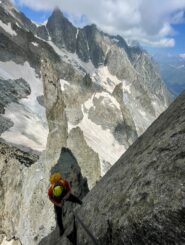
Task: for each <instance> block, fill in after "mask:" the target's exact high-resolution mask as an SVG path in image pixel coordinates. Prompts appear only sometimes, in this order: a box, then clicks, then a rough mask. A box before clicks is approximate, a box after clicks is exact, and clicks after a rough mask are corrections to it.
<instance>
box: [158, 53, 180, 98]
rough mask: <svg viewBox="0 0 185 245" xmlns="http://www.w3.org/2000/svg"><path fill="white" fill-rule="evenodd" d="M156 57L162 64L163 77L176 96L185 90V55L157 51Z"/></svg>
mask: <svg viewBox="0 0 185 245" xmlns="http://www.w3.org/2000/svg"><path fill="white" fill-rule="evenodd" d="M154 59H155V60H156V61H157V62H158V63H159V65H160V72H161V76H162V79H163V80H164V81H165V83H166V84H167V86H168V88H169V90H170V91H171V92H172V93H173V94H174V95H175V96H177V95H179V94H180V93H181V92H182V91H183V90H185V55H183V54H182V55H170V54H165V53H162V54H161V53H157V54H155V55H154Z"/></svg>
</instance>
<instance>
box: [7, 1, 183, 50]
mask: <svg viewBox="0 0 185 245" xmlns="http://www.w3.org/2000/svg"><path fill="white" fill-rule="evenodd" d="M12 1H13V2H14V4H15V5H16V7H17V8H18V9H19V10H21V11H22V12H23V13H24V14H25V15H26V16H27V17H29V18H30V19H31V20H33V21H35V22H37V23H43V22H44V21H46V20H47V19H48V17H49V16H50V15H51V13H52V10H53V9H54V8H55V7H56V6H58V7H60V9H61V10H62V12H63V13H64V15H65V16H66V17H67V18H68V19H69V20H70V21H71V22H72V23H73V24H74V25H75V26H79V27H83V26H84V25H86V24H91V23H94V24H96V25H97V26H98V28H99V29H101V30H103V31H104V32H107V33H109V34H113V35H117V34H119V35H121V36H122V37H123V38H125V39H126V40H137V41H138V42H139V43H140V44H141V45H142V46H144V48H146V49H147V50H148V51H149V52H156V50H158V51H161V52H168V53H172V54H184V53H185V0H12Z"/></svg>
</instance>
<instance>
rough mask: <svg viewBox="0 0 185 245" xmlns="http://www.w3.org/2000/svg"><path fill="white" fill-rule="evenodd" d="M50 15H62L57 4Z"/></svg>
mask: <svg viewBox="0 0 185 245" xmlns="http://www.w3.org/2000/svg"><path fill="white" fill-rule="evenodd" d="M52 15H55V16H62V17H64V15H63V13H62V11H61V9H60V8H59V7H58V6H56V7H55V8H54V10H53V13H52Z"/></svg>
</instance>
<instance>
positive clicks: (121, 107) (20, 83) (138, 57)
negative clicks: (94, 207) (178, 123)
mask: <svg viewBox="0 0 185 245" xmlns="http://www.w3.org/2000/svg"><path fill="white" fill-rule="evenodd" d="M0 54H1V55H0V183H1V191H0V200H1V201H2V205H1V208H0V211H1V215H0V234H1V237H0V241H1V240H3V239H5V238H6V239H8V240H11V239H15V240H16V239H18V240H20V242H21V243H22V244H23V245H28V244H29V245H32V244H38V243H39V242H40V241H41V240H42V239H43V238H44V237H47V235H49V234H50V233H51V232H54V233H55V220H54V213H53V207H52V204H51V203H50V202H49V200H48V198H47V187H48V178H49V175H50V173H51V172H52V169H53V168H54V169H55V168H58V167H59V169H62V172H63V173H64V176H66V177H67V178H69V179H70V180H71V182H72V183H73V189H74V191H75V193H77V194H78V195H79V196H80V197H83V196H85V195H86V193H87V192H88V188H89V189H92V188H93V187H94V186H95V185H96V183H97V182H98V181H99V180H100V178H101V177H102V176H103V175H105V173H106V172H107V171H108V170H109V169H110V168H111V166H112V165H114V163H115V162H116V161H117V160H118V159H119V158H120V157H121V155H122V154H123V153H124V152H125V151H126V150H127V149H128V148H129V147H130V146H131V145H132V144H133V143H134V142H135V141H136V139H137V138H138V136H140V135H142V134H143V133H144V131H145V130H146V129H147V128H148V127H149V126H150V125H151V123H152V122H153V121H154V120H155V119H156V118H157V117H158V116H159V115H160V114H161V113H162V112H163V111H164V110H165V109H166V108H167V107H168V106H169V104H170V103H171V102H172V96H171V94H170V93H169V92H168V90H167V88H166V86H165V84H164V82H163V81H162V80H161V78H160V74H159V71H158V68H157V67H156V65H155V64H154V63H153V61H152V59H151V57H150V56H149V55H148V54H147V53H146V52H145V51H144V50H143V49H142V48H140V47H137V46H135V47H130V46H128V45H127V43H126V42H125V40H124V39H123V38H122V37H120V36H111V35H108V34H106V33H103V32H102V31H100V30H99V29H98V28H97V27H96V26H95V25H89V26H85V27H84V28H77V27H75V26H73V25H72V24H71V23H70V22H69V20H68V19H67V18H66V17H65V16H64V15H63V13H62V12H61V10H59V9H58V8H56V9H55V10H54V11H53V13H52V15H51V16H50V17H49V19H48V21H47V23H46V24H45V25H40V26H38V25H36V24H34V23H33V22H32V21H31V20H29V19H28V18H27V17H26V16H25V15H24V14H23V13H20V12H19V11H17V10H16V9H15V7H14V6H13V5H12V4H11V2H10V1H8V0H1V1H0ZM138 151H139V150H138ZM128 164H129V163H128ZM56 166H58V167H56ZM69 209H70V208H69ZM68 211H69V212H71V209H70V210H68ZM68 211H67V212H68ZM38 217H39V218H38ZM66 223H68V220H66Z"/></svg>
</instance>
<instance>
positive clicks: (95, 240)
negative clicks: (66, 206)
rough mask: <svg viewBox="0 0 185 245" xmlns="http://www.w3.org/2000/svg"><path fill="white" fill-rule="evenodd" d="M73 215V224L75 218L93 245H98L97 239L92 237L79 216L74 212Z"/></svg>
mask: <svg viewBox="0 0 185 245" xmlns="http://www.w3.org/2000/svg"><path fill="white" fill-rule="evenodd" d="M73 215H74V223H75V222H76V221H75V218H76V220H77V221H78V222H79V223H80V225H81V226H82V227H83V229H84V230H85V231H86V233H87V234H88V236H89V237H90V238H91V240H92V241H93V243H94V245H100V243H99V241H98V240H97V238H95V237H94V235H93V234H92V232H91V231H90V230H89V229H88V228H87V226H86V225H85V224H84V223H83V221H82V220H81V219H80V218H79V216H78V215H77V214H76V213H75V212H73ZM75 244H76V243H75Z"/></svg>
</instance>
